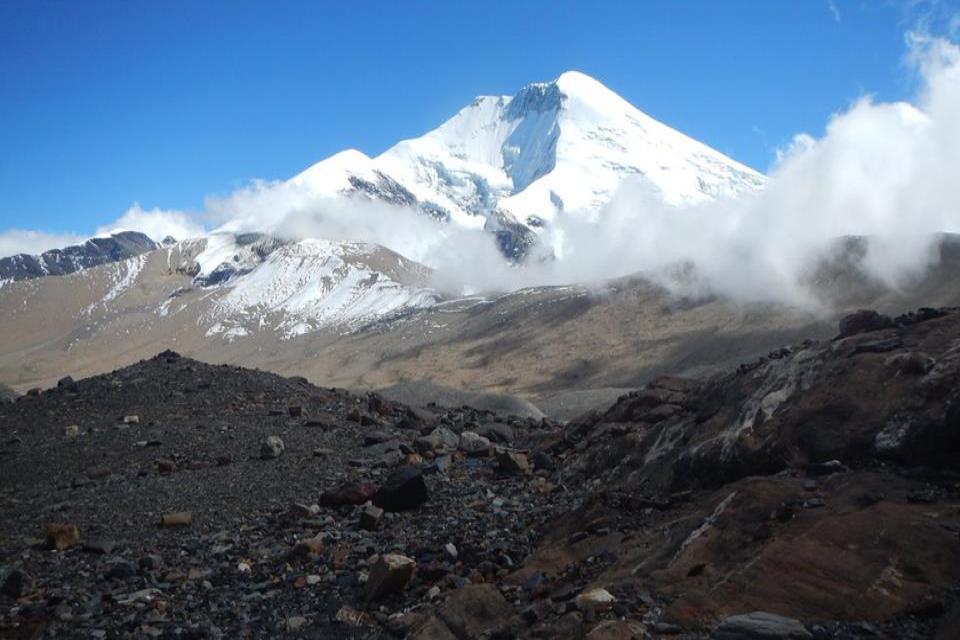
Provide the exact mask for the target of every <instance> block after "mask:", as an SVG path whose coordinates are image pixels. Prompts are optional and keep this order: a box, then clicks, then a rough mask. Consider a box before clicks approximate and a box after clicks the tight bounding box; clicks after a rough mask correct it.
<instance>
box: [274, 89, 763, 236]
mask: <svg viewBox="0 0 960 640" xmlns="http://www.w3.org/2000/svg"><path fill="white" fill-rule="evenodd" d="M626 179H633V180H640V181H645V182H646V183H648V184H649V185H650V186H651V187H652V188H653V189H655V190H656V191H658V192H659V193H660V194H661V195H662V199H663V200H664V201H665V202H666V203H668V204H674V205H679V204H688V203H696V202H701V201H704V200H709V199H713V198H717V197H726V196H734V195H737V194H739V193H741V192H744V191H752V190H756V189H759V188H761V187H762V186H763V184H764V181H765V178H764V177H763V176H762V175H761V174H759V173H757V172H756V171H754V170H752V169H750V168H749V167H746V166H744V165H742V164H740V163H738V162H736V161H734V160H732V159H730V158H728V157H726V156H724V155H723V154H721V153H719V152H717V151H715V150H713V149H711V148H710V147H708V146H706V145H704V144H702V143H700V142H697V141H696V140H693V139H692V138H689V137H688V136H686V135H684V134H682V133H680V132H678V131H676V130H674V129H672V128H670V127H668V126H666V125H664V124H662V123H660V122H658V121H657V120H655V119H654V118H652V117H650V116H648V115H647V114H645V113H643V112H642V111H640V110H639V109H637V108H636V107H634V106H632V105H631V104H630V103H629V102H627V101H626V100H624V99H623V98H622V97H620V96H619V95H617V94H616V93H615V92H614V91H612V90H610V89H609V88H607V87H606V86H605V85H603V84H602V83H601V82H599V81H598V80H596V79H594V78H591V77H590V76H588V75H586V74H584V73H581V72H578V71H568V72H566V73H563V74H561V75H560V76H559V77H558V78H556V79H555V80H553V81H551V82H537V83H533V84H530V85H527V86H526V87H523V88H522V89H520V91H518V92H517V93H516V95H514V96H480V97H478V98H476V99H475V100H474V101H473V102H471V103H470V104H469V105H467V106H466V107H464V108H463V109H461V110H460V111H458V112H457V113H456V114H455V115H454V116H453V117H452V118H450V119H449V120H447V121H446V122H444V123H443V124H441V125H440V126H439V127H437V128H436V129H434V130H433V131H430V132H427V133H426V134H424V135H422V136H420V137H418V138H413V139H410V140H404V141H402V142H399V143H398V144H396V145H395V146H393V147H391V148H390V149H388V150H387V151H385V152H383V153H382V154H380V155H378V156H376V157H373V158H370V157H368V156H366V155H365V154H363V153H361V152H359V151H355V150H349V151H344V152H341V153H339V154H337V155H334V156H332V157H330V158H328V159H327V160H324V161H322V162H320V163H318V164H316V165H314V166H312V167H310V168H309V169H307V170H306V171H304V172H303V173H301V174H299V175H298V176H296V177H294V178H293V179H292V182H293V183H295V184H299V185H306V186H308V187H309V188H311V189H313V190H315V191H316V192H318V193H322V194H324V195H333V194H337V193H339V194H359V195H364V196H366V197H373V198H380V199H386V200H389V201H391V202H394V203H399V204H405V205H411V204H412V205H415V206H417V207H419V208H421V210H426V211H427V212H428V213H430V214H431V215H433V216H434V217H436V218H437V219H440V220H451V221H453V222H455V223H458V224H461V225H463V226H467V227H474V228H480V227H484V228H488V229H491V230H494V231H498V230H501V229H504V228H507V227H509V228H510V229H511V232H510V233H512V234H516V233H520V234H524V233H526V234H527V235H528V236H530V238H532V237H533V236H534V234H535V233H536V232H537V231H538V230H539V229H540V228H541V227H542V226H544V225H549V224H550V222H551V221H552V220H554V219H555V218H556V217H557V216H558V215H561V214H563V215H575V216H583V217H586V218H590V219H593V218H595V217H596V215H597V214H598V212H599V211H600V210H601V209H602V207H603V206H604V205H605V204H606V203H607V202H609V200H610V199H611V198H612V196H613V193H614V192H615V191H616V190H617V188H618V187H619V186H620V184H621V183H622V182H623V181H624V180H626ZM529 241H530V239H529V238H528V239H525V240H524V242H529Z"/></svg>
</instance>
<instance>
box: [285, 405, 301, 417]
mask: <svg viewBox="0 0 960 640" xmlns="http://www.w3.org/2000/svg"><path fill="white" fill-rule="evenodd" d="M287 413H289V414H290V417H291V418H299V417H300V416H302V415H303V407H300V406H292V407H287Z"/></svg>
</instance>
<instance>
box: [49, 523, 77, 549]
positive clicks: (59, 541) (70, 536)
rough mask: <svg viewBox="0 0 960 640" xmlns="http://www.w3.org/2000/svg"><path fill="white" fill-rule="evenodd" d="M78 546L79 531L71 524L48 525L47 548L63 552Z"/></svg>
mask: <svg viewBox="0 0 960 640" xmlns="http://www.w3.org/2000/svg"><path fill="white" fill-rule="evenodd" d="M78 544H80V529H78V528H77V526H76V525H73V524H59V523H54V524H48V525H47V547H49V548H50V549H55V550H57V551H64V550H66V549H69V548H71V547H75V546H77V545H78Z"/></svg>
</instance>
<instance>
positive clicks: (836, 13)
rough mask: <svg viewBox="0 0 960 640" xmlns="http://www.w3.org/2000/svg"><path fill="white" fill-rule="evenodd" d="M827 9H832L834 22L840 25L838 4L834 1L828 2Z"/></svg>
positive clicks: (828, 0)
mask: <svg viewBox="0 0 960 640" xmlns="http://www.w3.org/2000/svg"><path fill="white" fill-rule="evenodd" d="M827 8H828V9H830V14H831V15H833V20H834V22H836V23H837V24H840V21H841V20H840V18H841V17H840V9H838V8H837V3H836V2H834V0H827Z"/></svg>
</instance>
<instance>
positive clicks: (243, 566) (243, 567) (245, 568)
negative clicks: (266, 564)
mask: <svg viewBox="0 0 960 640" xmlns="http://www.w3.org/2000/svg"><path fill="white" fill-rule="evenodd" d="M237 571H239V572H240V573H244V574H247V573H250V571H251V568H250V565H249V564H247V563H246V562H238V563H237Z"/></svg>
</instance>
